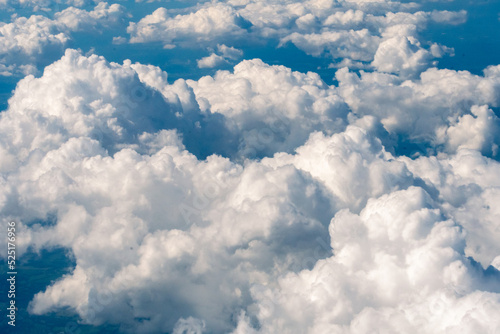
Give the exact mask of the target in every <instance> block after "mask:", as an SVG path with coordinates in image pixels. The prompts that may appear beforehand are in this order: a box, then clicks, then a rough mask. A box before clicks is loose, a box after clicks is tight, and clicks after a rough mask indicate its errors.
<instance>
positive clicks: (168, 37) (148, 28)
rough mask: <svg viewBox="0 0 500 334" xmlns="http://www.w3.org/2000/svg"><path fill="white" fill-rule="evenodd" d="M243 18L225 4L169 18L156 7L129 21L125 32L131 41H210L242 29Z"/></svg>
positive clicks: (239, 33)
mask: <svg viewBox="0 0 500 334" xmlns="http://www.w3.org/2000/svg"><path fill="white" fill-rule="evenodd" d="M244 26H245V22H244V20H243V19H242V18H241V17H240V16H239V15H238V14H237V13H236V12H235V10H234V9H233V8H232V7H231V6H228V5H224V4H222V3H214V4H211V5H207V6H204V7H202V8H201V9H199V10H198V11H196V12H194V13H190V14H186V15H176V16H174V17H171V16H170V15H169V14H168V11H167V9H165V8H159V9H157V10H155V11H154V12H153V13H152V14H151V15H148V16H146V17H145V18H143V19H142V20H140V21H139V22H137V23H130V25H129V27H128V29H127V31H128V33H129V34H130V35H131V38H130V41H131V42H132V43H144V42H156V41H161V42H162V43H164V44H165V45H167V46H168V45H170V44H172V43H173V42H174V41H176V42H177V41H182V40H183V39H190V42H192V39H194V40H197V41H204V40H213V39H214V38H221V36H222V37H224V36H227V35H241V34H243V33H244V32H245V29H244Z"/></svg>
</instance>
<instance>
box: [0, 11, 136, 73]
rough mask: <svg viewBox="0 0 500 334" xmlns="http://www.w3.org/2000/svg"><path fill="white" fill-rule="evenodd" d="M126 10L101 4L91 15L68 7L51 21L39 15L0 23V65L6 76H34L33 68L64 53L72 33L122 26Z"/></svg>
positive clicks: (34, 70) (89, 12)
mask: <svg viewBox="0 0 500 334" xmlns="http://www.w3.org/2000/svg"><path fill="white" fill-rule="evenodd" d="M126 16H127V14H126V11H125V8H124V7H123V6H121V5H118V4H112V5H108V4H107V3H105V2H101V3H99V4H98V5H96V7H95V8H94V9H93V10H92V11H85V10H82V9H78V8H74V7H69V8H67V9H65V10H63V11H61V12H57V13H55V14H54V18H53V19H50V18H48V17H45V16H42V15H32V16H30V17H15V18H14V19H13V20H12V22H11V23H4V22H2V23H0V63H1V64H3V66H4V67H5V68H9V69H10V70H9V72H8V74H17V73H22V74H35V73H37V68H36V64H43V65H48V64H49V63H50V62H52V61H54V60H55V59H57V58H58V57H59V56H60V55H61V54H62V53H63V51H64V48H65V45H66V43H67V42H68V41H69V40H70V39H71V33H72V32H76V31H83V30H85V31H86V32H91V31H92V30H95V31H100V30H101V29H109V28H111V27H114V26H116V25H118V24H123V22H124V20H125V17H126Z"/></svg>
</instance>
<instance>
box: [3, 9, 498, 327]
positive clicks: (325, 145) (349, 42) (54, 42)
mask: <svg viewBox="0 0 500 334" xmlns="http://www.w3.org/2000/svg"><path fill="white" fill-rule="evenodd" d="M36 4H38V5H39V6H42V5H46V4H45V3H42V2H35V1H31V2H29V3H28V2H26V3H25V6H26V8H30V6H33V7H34V6H36ZM71 4H72V5H75V7H78V6H80V7H83V8H75V7H69V8H66V9H64V10H61V11H56V12H55V13H53V15H52V16H50V17H46V16H42V15H31V16H29V17H17V16H15V17H12V19H11V22H10V23H0V32H1V35H0V46H3V48H2V50H5V51H2V52H3V53H0V73H2V75H5V76H7V75H12V74H16V75H19V74H21V75H24V74H26V76H25V77H24V78H23V79H21V80H20V81H19V82H18V83H17V86H16V88H15V90H14V91H13V93H12V96H11V97H10V99H9V101H8V107H7V109H6V110H5V111H2V112H1V113H0V133H1V134H2V136H0V156H1V159H0V213H1V215H2V217H5V219H8V220H14V221H16V222H17V229H18V230H17V231H18V239H17V252H18V255H19V256H21V257H22V256H23V254H25V253H26V252H38V251H40V250H43V249H53V248H56V247H62V248H64V249H66V250H68V251H69V252H70V253H71V254H72V256H74V259H75V267H74V268H73V269H72V271H71V272H70V273H68V274H67V275H64V276H62V277H60V278H59V279H57V280H56V281H53V282H52V283H51V284H50V285H48V286H47V287H46V288H45V289H43V290H42V291H39V292H38V293H37V294H35V295H34V296H33V298H32V300H31V302H30V304H29V312H30V313H31V314H32V315H34V316H37V315H43V314H50V313H51V312H59V311H61V310H65V311H68V310H69V311H71V312H73V313H74V314H76V315H77V316H78V317H79V319H80V321H81V323H83V324H90V325H94V326H101V325H109V324H111V325H118V326H119V327H120V330H121V331H123V332H127V333H156V332H169V333H179V334H181V333H212V332H213V333H235V334H236V333H238V334H247V333H292V334H293V333H353V334H354V333H372V332H381V333H449V332H450V331H451V332H460V333H471V334H472V333H478V332H481V333H495V332H498V331H500V322H499V320H498V319H500V316H499V311H498V310H500V288H499V286H500V271H499V270H500V246H499V243H498V240H500V220H499V217H500V211H499V209H498V206H497V204H496V203H498V201H499V200H500V191H499V189H500V176H499V175H500V163H499V161H498V147H499V145H500V128H499V127H500V121H499V119H498V107H499V105H500V65H495V64H493V65H491V66H489V67H487V68H485V69H484V71H483V73H482V74H473V73H471V72H469V71H465V70H462V71H456V70H451V69H440V68H437V67H436V59H437V58H440V57H444V56H446V55H451V54H453V49H452V48H449V47H446V46H443V45H440V44H437V43H433V42H432V41H426V40H425V39H423V37H422V36H421V32H422V31H424V30H425V29H427V26H428V25H429V24H448V25H450V26H454V25H461V24H464V23H465V22H466V20H467V16H468V14H467V12H466V11H465V10H461V11H455V12H452V11H446V10H444V11H436V10H434V11H423V10H421V7H420V6H419V5H418V4H415V3H399V2H393V1H383V0H380V1H366V0H350V1H318V0H310V1H305V2H298V1H287V2H283V1H257V0H231V1H227V2H217V1H216V2H207V3H203V4H200V5H196V6H194V7H186V8H180V9H166V8H158V9H156V10H154V11H153V13H152V14H149V15H146V16H145V17H143V18H142V19H140V18H139V17H138V18H137V20H138V21H137V22H132V23H130V22H129V20H130V19H131V18H130V17H129V15H128V14H127V11H128V10H127V9H126V8H125V7H123V6H122V5H118V4H111V5H109V4H106V3H100V4H98V5H97V6H95V8H94V9H92V10H86V9H87V7H86V6H88V5H89V3H86V2H85V3H84V2H78V3H76V2H75V3H73V2H72V3H71ZM67 5H69V3H68V4H66V5H65V6H67ZM158 5H165V4H164V3H163V4H158ZM165 6H166V5H165ZM33 10H34V9H33ZM134 20H135V18H134ZM125 26H128V28H127V32H128V33H129V37H130V38H128V39H125V38H124V37H117V36H115V38H113V39H112V41H113V43H114V44H113V47H117V48H118V47H120V48H122V49H120V50H129V51H130V50H135V49H133V48H138V49H140V48H141V47H143V46H142V45H141V44H142V43H151V44H150V45H149V46H151V45H154V43H159V44H160V45H161V46H160V48H167V49H169V48H173V47H174V46H175V47H179V48H185V49H186V50H188V49H189V48H190V47H194V48H195V49H197V50H201V51H202V52H203V53H199V54H197V56H196V58H194V59H195V60H196V59H197V58H200V57H202V58H200V59H198V60H197V62H194V61H193V63H194V65H193V66H194V67H195V68H196V66H198V68H217V67H219V66H222V65H224V67H223V68H224V70H219V71H217V72H215V70H214V71H213V72H208V70H207V72H204V73H213V74H211V75H206V76H202V77H200V76H198V77H196V76H192V77H191V79H182V78H180V79H176V80H172V79H171V78H170V77H169V74H168V73H167V72H165V71H164V70H162V67H161V65H159V66H156V65H155V64H152V63H154V62H152V63H145V62H144V63H140V62H137V61H136V60H124V61H122V60H120V62H119V63H118V62H113V61H109V60H107V59H106V58H105V57H103V56H98V55H82V51H78V50H73V49H65V48H66V45H67V43H68V42H69V41H70V40H71V39H72V38H74V37H75V36H76V34H75V33H76V32H80V33H84V34H87V36H90V35H92V34H100V33H101V32H103V31H104V30H106V29H110V30H113V29H115V28H116V27H122V28H124V27H125ZM242 40H244V41H245V42H247V43H248V44H245V46H242V42H241V41H242ZM109 42H111V37H110V41H109ZM259 43H260V44H259ZM263 43H269V45H272V48H274V46H280V47H283V48H286V47H289V46H290V44H293V45H295V47H296V48H298V49H299V50H300V51H297V52H305V53H307V54H309V55H312V56H314V57H319V58H323V59H326V60H328V62H327V63H326V64H327V65H328V63H329V62H330V68H331V69H332V71H333V69H334V68H337V70H336V72H335V81H334V83H333V84H331V85H329V84H327V83H325V81H324V80H323V79H322V77H321V76H320V75H319V74H317V73H314V72H306V73H303V72H299V71H295V70H292V69H291V68H289V67H286V66H283V65H279V64H274V63H272V62H267V63H266V62H265V61H263V60H261V59H258V58H255V59H246V58H249V57H247V53H248V52H250V51H251V50H250V49H251V47H252V46H254V45H256V46H259V45H263ZM248 46H250V47H249V49H247V47H248ZM129 48H130V49H129ZM273 50H274V49H273ZM169 51H170V50H169ZM294 52H295V51H294ZM250 53H251V52H250ZM166 54H168V55H169V56H170V55H174V53H166ZM60 55H62V57H60ZM204 55H207V56H206V57H203V56H204ZM59 57H60V59H59V60H56V61H54V62H52V60H53V59H57V58H59ZM172 57H173V56H172ZM242 58H243V59H242ZM121 59H123V58H121ZM43 60H45V61H47V63H51V64H50V65H48V66H45V67H44V66H42V65H40V64H42V63H43ZM168 61H169V62H170V61H172V62H175V61H176V59H170V58H169V59H168ZM233 65H234V66H233ZM229 67H232V68H231V69H229V70H226V69H227V68H229ZM42 68H43V72H42V71H41V70H42ZM332 75H333V72H332ZM5 243H6V240H5V238H3V239H0V247H4V248H6V245H5ZM2 256H4V255H2Z"/></svg>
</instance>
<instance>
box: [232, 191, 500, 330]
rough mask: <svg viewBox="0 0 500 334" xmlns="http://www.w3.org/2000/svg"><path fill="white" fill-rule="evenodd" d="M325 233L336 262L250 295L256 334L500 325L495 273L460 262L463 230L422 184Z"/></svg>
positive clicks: (343, 218) (344, 217)
mask: <svg viewBox="0 0 500 334" xmlns="http://www.w3.org/2000/svg"><path fill="white" fill-rule="evenodd" d="M330 235H331V240H332V248H333V250H334V253H335V256H333V257H330V258H328V259H323V260H319V261H318V262H317V263H316V265H315V267H314V268H313V269H311V270H304V271H302V272H300V273H290V274H287V275H285V276H283V277H281V278H280V279H279V280H278V284H277V286H276V287H266V286H255V287H254V288H253V289H252V295H253V296H254V298H255V299H256V300H257V302H256V304H255V306H254V307H255V308H254V309H255V316H256V317H257V319H258V320H259V323H260V324H261V327H260V329H259V331H258V332H261V333H278V332H279V333H368V332H371V331H373V330H375V331H377V332H384V333H401V332H404V333H420V332H424V333H448V332H449V331H459V332H460V333H477V332H478V331H479V332H482V333H495V332H497V331H498V330H499V329H500V322H499V321H498V317H497V316H498V307H499V303H500V294H499V293H498V292H499V289H498V285H495V284H496V283H495V282H498V278H499V277H500V275H499V274H498V271H497V272H496V274H495V276H493V277H492V276H490V275H488V274H487V273H486V272H485V271H483V270H481V269H479V268H478V267H477V265H476V264H475V263H474V261H473V260H471V259H470V258H467V257H466V256H465V254H464V246H465V238H464V232H463V230H462V229H461V228H460V226H458V225H457V224H456V223H455V222H453V221H452V220H448V219H446V218H445V216H444V214H443V212H442V211H441V210H440V209H439V208H438V205H437V203H435V202H434V201H433V200H432V199H431V197H430V196H429V195H428V194H427V193H426V192H425V191H424V190H422V189H421V188H416V187H412V188H409V189H407V190H403V191H397V192H393V193H391V194H389V195H384V196H381V197H379V198H377V199H372V200H370V201H368V203H367V205H366V207H365V208H364V209H363V210H362V211H361V212H360V214H359V215H357V214H353V213H351V212H349V211H348V210H342V211H340V212H338V213H337V214H336V215H335V217H334V218H333V219H332V222H331V224H330ZM248 320H249V318H248V317H242V318H240V321H241V322H242V323H240V325H239V327H240V326H241V327H242V328H244V327H245V326H248V324H246V323H248ZM245 322H246V323H245ZM238 332H239V333H244V332H245V331H244V330H239V329H237V330H236V331H235V333H238Z"/></svg>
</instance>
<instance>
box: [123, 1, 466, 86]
mask: <svg viewBox="0 0 500 334" xmlns="http://www.w3.org/2000/svg"><path fill="white" fill-rule="evenodd" d="M415 6H416V5H415V4H402V3H399V2H386V1H377V2H373V1H370V2H364V1H358V2H355V1H349V2H340V3H338V4H334V3H333V2H329V1H323V2H321V1H312V0H311V1H305V2H297V1H292V2H288V3H281V2H275V1H273V2H262V1H243V2H227V3H220V2H213V3H206V4H204V5H203V6H201V7H192V8H190V9H189V11H190V12H189V13H188V14H179V15H176V16H173V15H170V14H169V12H168V11H167V10H166V9H164V8H160V9H157V10H156V11H155V12H154V13H152V14H151V15H148V16H146V17H144V18H143V19H141V20H140V21H139V22H137V23H131V24H130V26H129V28H128V32H129V34H130V41H131V42H132V43H148V42H161V43H163V44H164V45H165V46H168V47H173V46H175V45H177V44H179V43H180V45H182V46H189V47H198V44H199V43H200V42H202V43H203V44H204V45H208V46H211V47H215V44H222V43H227V41H232V42H233V41H242V40H244V41H245V43H246V44H247V46H252V45H260V43H261V42H262V38H265V39H268V40H275V41H276V42H279V46H284V45H286V44H287V43H288V42H290V43H293V44H294V45H295V46H296V47H297V48H299V49H301V50H302V51H304V52H305V53H307V54H309V55H313V56H315V57H325V56H326V57H327V58H332V60H334V61H337V60H338V61H340V60H339V59H343V60H344V64H349V63H348V62H347V60H350V61H351V62H353V63H352V64H356V63H357V62H359V61H362V62H364V66H370V64H372V65H373V66H374V67H375V68H376V69H383V70H384V71H387V72H397V73H399V74H401V75H404V76H411V75H414V74H418V73H419V72H421V71H422V70H423V69H425V66H426V65H428V63H429V62H430V61H431V60H432V59H433V58H434V54H435V53H436V52H433V53H431V52H429V50H428V49H427V48H426V47H425V45H426V44H427V43H425V42H426V41H421V40H420V39H421V36H419V35H418V33H417V32H419V31H422V30H424V29H425V28H426V24H427V23H428V22H430V21H431V20H432V21H434V22H438V23H443V24H461V23H463V22H465V20H466V15H467V13H466V12H465V11H461V12H450V11H433V12H423V11H415V9H416V7H415ZM221 17H222V18H223V19H221ZM215 22H218V23H217V24H216V23H215ZM395 33H397V34H398V36H399V38H397V39H395V38H394V37H395V36H394V34H395ZM404 41H409V44H408V45H407V46H405V47H404V48H403V50H402V51H399V49H398V48H399V47H401V46H402V44H403V43H404ZM443 48H444V47H443ZM390 49H393V51H389V50H390ZM384 50H385V52H384ZM377 52H378V56H377V59H375V55H376V53H377ZM442 55H444V53H443V54H441V55H440V56H442ZM220 56H221V55H220V54H215V53H214V54H213V55H210V56H209V57H207V58H205V59H204V60H203V61H201V66H204V67H215V66H216V65H215V64H221V63H222V59H221V58H220ZM386 56H387V59H386V58H385V57H386ZM393 61H394V62H395V63H396V65H392V66H391V64H392V62H393ZM372 62H373V63H372ZM355 66H356V67H359V66H358V65H355Z"/></svg>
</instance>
